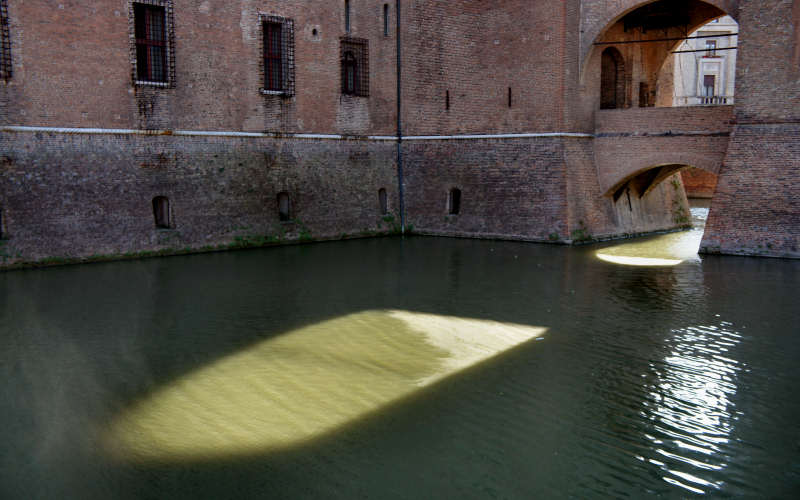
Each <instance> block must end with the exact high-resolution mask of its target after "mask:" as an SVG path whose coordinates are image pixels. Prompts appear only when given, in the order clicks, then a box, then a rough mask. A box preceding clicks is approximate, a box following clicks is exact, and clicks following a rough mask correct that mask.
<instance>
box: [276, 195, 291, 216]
mask: <svg viewBox="0 0 800 500" xmlns="http://www.w3.org/2000/svg"><path fill="white" fill-rule="evenodd" d="M290 210H291V205H290V203H289V193H287V192H285V191H284V192H282V193H278V218H279V219H280V221H281V222H288V221H290V220H292V217H291V213H290Z"/></svg>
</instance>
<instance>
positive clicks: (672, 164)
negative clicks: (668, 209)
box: [601, 151, 722, 196]
mask: <svg viewBox="0 0 800 500" xmlns="http://www.w3.org/2000/svg"><path fill="white" fill-rule="evenodd" d="M721 166H722V157H720V156H716V155H709V154H705V153H703V152H691V151H687V152H680V153H661V152H654V153H650V154H645V155H641V156H638V157H636V158H635V159H634V160H633V161H630V162H628V163H627V164H618V165H615V167H616V168H613V169H608V170H606V172H604V173H605V174H606V175H605V176H604V177H605V178H604V179H602V178H601V188H602V190H603V192H604V193H605V195H606V196H611V195H613V194H614V192H615V191H617V190H618V189H619V188H621V187H624V186H625V185H626V184H627V183H628V182H630V181H636V180H644V181H646V183H647V184H648V185H647V186H646V190H647V191H648V192H649V191H650V190H651V189H652V188H654V187H656V186H657V185H658V184H660V183H661V182H662V181H664V180H666V179H668V178H669V177H671V176H672V175H674V174H676V173H678V172H680V171H681V170H685V169H688V168H692V167H695V168H699V169H700V170H704V171H706V172H710V173H712V174H714V175H718V174H719V170H720V168H721ZM656 170H658V172H656ZM649 174H652V176H650V177H649V178H648V175H649Z"/></svg>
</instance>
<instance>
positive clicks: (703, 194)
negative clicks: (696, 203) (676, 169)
mask: <svg viewBox="0 0 800 500" xmlns="http://www.w3.org/2000/svg"><path fill="white" fill-rule="evenodd" d="M681 180H682V181H683V187H684V188H685V189H686V196H688V197H689V198H711V197H713V196H714V190H715V189H716V187H717V176H716V174H713V173H711V172H708V171H706V170H701V169H699V168H690V169H686V170H683V171H681Z"/></svg>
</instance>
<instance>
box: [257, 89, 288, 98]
mask: <svg viewBox="0 0 800 500" xmlns="http://www.w3.org/2000/svg"><path fill="white" fill-rule="evenodd" d="M260 92H261V95H279V96H281V97H291V94H288V93H287V92H286V91H285V90H267V89H261V90H260Z"/></svg>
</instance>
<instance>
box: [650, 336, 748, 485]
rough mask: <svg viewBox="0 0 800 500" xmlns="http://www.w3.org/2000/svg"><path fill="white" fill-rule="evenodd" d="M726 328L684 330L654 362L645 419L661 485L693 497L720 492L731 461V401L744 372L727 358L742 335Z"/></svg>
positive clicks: (734, 413)
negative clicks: (650, 427) (650, 426)
mask: <svg viewBox="0 0 800 500" xmlns="http://www.w3.org/2000/svg"><path fill="white" fill-rule="evenodd" d="M732 326H733V325H731V324H730V323H727V322H725V321H722V322H720V324H719V326H714V325H709V326H696V327H687V328H683V329H680V330H676V331H674V332H672V336H671V337H670V338H667V339H665V344H666V345H667V346H669V349H670V352H669V354H668V355H667V356H666V357H665V358H664V360H663V361H661V362H652V363H651V364H650V369H651V371H652V372H653V373H654V374H655V381H656V382H655V383H654V384H653V385H652V386H651V387H650V390H651V392H650V395H651V396H652V399H650V400H649V401H646V402H645V403H644V411H643V417H645V418H647V419H650V420H652V421H653V433H652V434H648V438H649V439H651V440H652V442H653V450H655V452H656V453H658V454H659V455H661V457H660V460H654V459H650V462H651V463H653V464H655V465H658V466H659V467H661V468H662V469H663V470H664V474H665V475H664V476H663V477H664V480H665V481H667V482H669V483H671V484H675V485H677V486H680V487H682V488H684V489H686V490H688V491H691V492H694V493H710V492H713V491H717V490H720V489H722V488H723V486H724V482H723V481H722V480H719V479H716V478H717V477H719V476H718V474H715V471H719V470H721V469H723V468H725V467H726V466H727V464H728V461H729V460H731V458H732V457H730V456H728V451H727V447H726V446H725V445H727V444H728V443H729V440H730V438H729V436H730V433H731V431H732V430H733V426H734V421H735V420H736V418H737V416H736V411H735V409H734V408H733V407H734V403H733V398H734V396H735V395H736V390H737V384H736V380H737V376H738V373H739V372H740V371H742V370H744V369H746V367H744V366H742V364H741V363H740V362H738V361H737V360H736V359H734V358H732V357H731V356H732V355H734V354H733V353H732V352H731V351H732V350H733V349H734V348H735V347H736V346H737V345H738V344H739V343H740V342H741V335H740V334H739V333H737V332H736V331H735V330H733V329H732Z"/></svg>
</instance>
